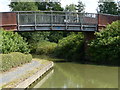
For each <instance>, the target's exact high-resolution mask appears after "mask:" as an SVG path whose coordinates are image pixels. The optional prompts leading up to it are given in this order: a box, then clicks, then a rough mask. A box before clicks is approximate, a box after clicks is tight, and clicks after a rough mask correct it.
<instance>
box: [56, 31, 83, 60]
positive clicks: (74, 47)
mask: <svg viewBox="0 0 120 90" xmlns="http://www.w3.org/2000/svg"><path fill="white" fill-rule="evenodd" d="M55 55H56V56H57V57H59V58H65V59H67V60H80V59H81V60H82V59H83V58H84V45H83V35H82V33H78V34H75V33H73V34H71V35H69V36H67V37H65V38H63V39H61V40H59V43H58V46H57V47H56V50H55Z"/></svg>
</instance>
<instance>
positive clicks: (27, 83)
mask: <svg viewBox="0 0 120 90" xmlns="http://www.w3.org/2000/svg"><path fill="white" fill-rule="evenodd" d="M53 66H54V63H53V62H50V63H49V64H48V65H46V66H44V67H43V68H42V69H40V70H39V71H38V72H37V73H35V74H34V75H32V76H30V77H29V78H27V79H26V80H25V81H23V82H21V83H19V84H18V85H17V86H15V87H14V88H27V87H29V86H30V85H31V84H32V83H33V82H35V81H36V80H37V79H38V78H40V77H42V75H44V74H45V73H46V72H47V71H48V70H50V69H51V68H52V67H53Z"/></svg>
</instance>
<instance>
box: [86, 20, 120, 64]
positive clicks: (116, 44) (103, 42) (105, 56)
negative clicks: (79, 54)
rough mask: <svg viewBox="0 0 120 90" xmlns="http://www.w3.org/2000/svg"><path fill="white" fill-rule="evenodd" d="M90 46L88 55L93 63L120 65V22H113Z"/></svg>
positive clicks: (97, 34)
mask: <svg viewBox="0 0 120 90" xmlns="http://www.w3.org/2000/svg"><path fill="white" fill-rule="evenodd" d="M95 35H96V39H95V40H93V41H92V42H91V43H90V44H89V49H88V54H89V56H90V58H91V59H90V60H89V61H91V62H96V63H98V64H112V65H118V64H119V63H120V21H116V22H113V23H112V24H110V25H108V26H107V27H106V28H105V29H103V30H102V31H101V32H96V33H95Z"/></svg>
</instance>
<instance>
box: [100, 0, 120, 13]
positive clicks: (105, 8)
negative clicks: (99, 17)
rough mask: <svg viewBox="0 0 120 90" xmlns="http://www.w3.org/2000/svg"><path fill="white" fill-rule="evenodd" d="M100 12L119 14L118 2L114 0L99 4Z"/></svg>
mask: <svg viewBox="0 0 120 90" xmlns="http://www.w3.org/2000/svg"><path fill="white" fill-rule="evenodd" d="M98 12H99V13H106V14H114V15H118V14H119V13H120V12H119V10H118V6H117V3H116V2H114V0H113V1H112V2H103V3H101V4H99V5H98Z"/></svg>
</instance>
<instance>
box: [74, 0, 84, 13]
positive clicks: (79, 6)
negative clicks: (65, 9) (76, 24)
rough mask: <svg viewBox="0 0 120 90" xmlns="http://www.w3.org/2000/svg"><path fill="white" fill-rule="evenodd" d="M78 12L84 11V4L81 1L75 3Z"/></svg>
mask: <svg viewBox="0 0 120 90" xmlns="http://www.w3.org/2000/svg"><path fill="white" fill-rule="evenodd" d="M76 7H77V9H76V10H78V12H80V13H84V12H85V5H84V4H83V3H82V1H79V2H78V5H76Z"/></svg>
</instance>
